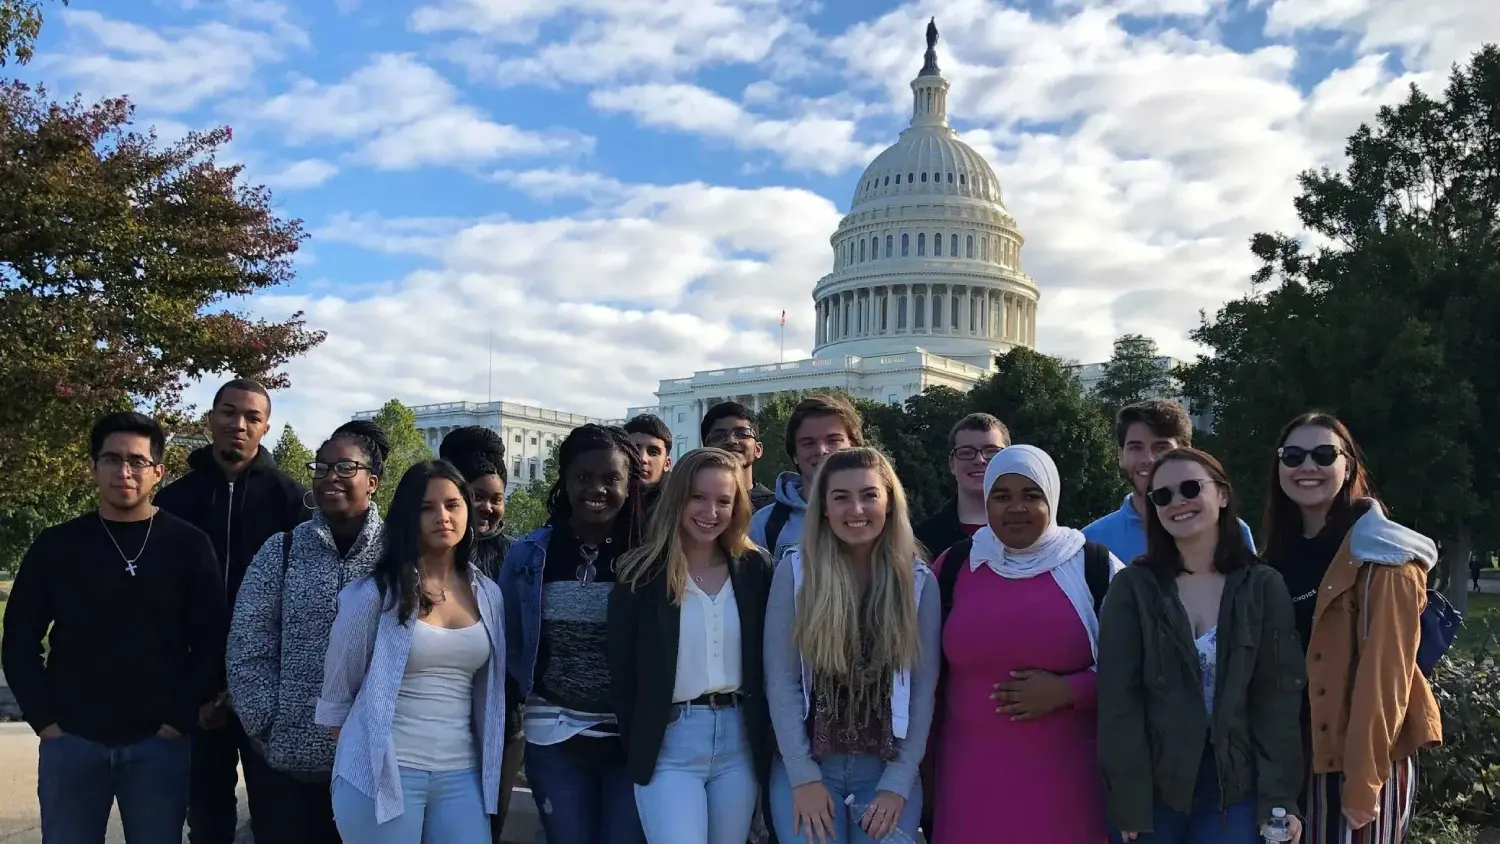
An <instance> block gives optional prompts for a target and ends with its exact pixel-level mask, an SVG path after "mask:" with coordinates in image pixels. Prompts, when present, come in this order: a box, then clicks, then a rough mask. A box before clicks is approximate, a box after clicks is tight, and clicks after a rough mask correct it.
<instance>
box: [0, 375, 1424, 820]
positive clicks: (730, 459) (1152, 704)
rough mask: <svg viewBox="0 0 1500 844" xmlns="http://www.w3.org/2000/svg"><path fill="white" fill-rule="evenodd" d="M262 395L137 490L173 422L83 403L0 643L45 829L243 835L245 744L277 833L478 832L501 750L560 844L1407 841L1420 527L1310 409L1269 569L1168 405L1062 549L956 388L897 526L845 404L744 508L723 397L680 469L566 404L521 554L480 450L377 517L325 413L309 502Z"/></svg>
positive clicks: (237, 407)
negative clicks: (1274, 826) (937, 504)
mask: <svg viewBox="0 0 1500 844" xmlns="http://www.w3.org/2000/svg"><path fill="white" fill-rule="evenodd" d="M269 418H270V400H269V397H268V396H267V394H266V392H265V390H264V389H261V388H260V387H259V386H258V385H256V384H254V382H249V381H234V382H230V383H229V384H227V385H225V387H224V389H222V390H220V392H219V395H218V396H216V397H215V402H214V409H213V411H212V413H211V415H210V419H209V430H210V434H211V437H212V440H213V442H212V444H211V445H210V446H209V447H208V448H206V449H204V450H202V451H200V452H196V453H195V454H194V455H193V456H192V459H191V461H190V463H191V465H192V471H191V472H190V473H188V474H187V475H185V476H184V477H183V478H181V479H178V480H176V481H174V482H173V483H171V484H169V485H167V486H166V487H165V488H163V489H162V491H161V492H160V494H159V495H157V496H156V497H155V499H154V503H153V499H152V495H151V494H152V491H153V488H154V486H155V485H156V484H158V483H159V482H160V481H161V479H162V475H163V470H162V466H161V462H162V452H163V449H164V446H165V438H164V436H163V435H162V432H161V428H160V427H159V426H157V425H156V423H154V422H153V421H152V420H150V419H149V418H147V417H144V416H140V415H138V414H128V413H126V414H113V415H111V416H108V417H105V418H104V419H102V420H100V422H99V424H98V425H96V427H95V429H94V431H93V434H92V437H91V443H90V456H91V458H92V461H93V466H94V472H95V480H96V482H97V485H98V487H99V508H98V510H97V511H96V512H91V513H89V514H87V515H85V516H83V517H80V518H79V519H75V520H73V521H70V522H68V523H65V524H63V525H59V526H56V527H53V528H49V529H48V530H46V531H44V532H43V533H42V534H41V535H40V536H39V537H38V539H37V540H36V542H35V543H34V545H33V546H32V548H31V549H30V551H29V552H28V554H27V555H26V558H25V560H24V561H23V563H22V566H21V569H20V571H19V572H18V574H17V577H16V581H15V583H14V586H13V590H12V594H11V598H10V604H9V606H8V608H7V611H6V615H5V620H4V624H5V631H4V643H3V666H4V669H5V672H6V676H7V678H8V680H9V681H10V684H11V686H12V688H13V690H14V692H15V694H16V698H17V701H18V703H19V704H20V706H21V709H22V712H23V714H24V716H25V718H26V720H27V721H28V722H29V723H30V724H31V726H32V727H33V728H34V729H35V730H36V731H37V733H38V734H39V736H40V737H41V749H40V760H39V786H38V794H39V798H40V802H41V809H42V826H43V838H44V844H75V842H77V844H84V842H87V844H96V842H100V841H102V840H103V835H104V827H105V823H106V821H107V818H108V814H109V811H110V807H111V805H112V804H114V803H116V802H117V803H118V805H119V807H120V814H121V819H122V822H123V824H124V827H125V833H126V838H127V840H128V841H129V842H130V844H165V842H167V841H172V842H176V841H178V840H179V839H180V837H181V831H182V826H183V823H184V819H186V821H187V824H188V828H189V837H190V840H191V841H194V842H201V844H221V842H227V841H230V840H232V836H233V819H234V816H235V811H236V808H235V805H234V799H235V798H234V787H235V773H234V770H235V761H236V760H238V761H239V762H240V763H242V764H243V768H244V771H245V777H246V789H247V793H248V798H249V801H250V807H249V808H250V815H251V825H252V830H253V832H254V834H255V837H256V840H258V841H264V842H272V841H274V842H278V844H280V843H281V842H291V843H292V844H296V843H297V842H303V841H307V842H325V841H326V842H336V841H340V840H342V841H346V842H351V844H354V842H358V844H367V842H369V844H387V842H389V844H416V842H419V841H420V842H423V844H438V842H441V843H442V844H481V842H492V841H493V842H498V841H499V837H500V830H501V829H502V828H503V826H504V818H505V814H506V807H507V803H508V801H509V798H510V792H511V790H512V786H513V785H514V783H515V781H516V777H517V773H518V771H519V770H520V769H521V767H522V764H523V760H524V770H525V776H526V781H527V784H528V785H529V786H530V789H531V793H532V797H533V798H534V800H535V802H536V805H537V808H538V810H539V814H540V820H541V824H542V827H543V830H544V832H545V835H546V837H547V841H548V842H549V844H636V842H650V843H651V844H679V843H680V844H745V842H747V841H763V840H768V839H770V840H777V841H780V842H783V844H796V842H819V844H826V842H828V841H838V842H845V841H849V842H854V844H859V842H878V841H883V840H887V837H888V836H899V835H900V834H903V833H904V834H905V835H906V836H910V837H912V838H915V837H916V835H917V834H918V829H919V828H920V829H921V830H922V831H923V832H925V834H926V838H927V840H928V841H929V842H931V844H971V842H983V841H995V842H1010V841H1016V842H1021V841H1026V842H1031V841H1047V842H1058V844H1070V842H1077V844H1102V842H1105V841H1114V842H1123V841H1137V842H1160V844H1178V842H1180V844H1253V842H1257V841H1259V840H1260V828H1261V824H1262V823H1264V822H1265V821H1267V820H1268V819H1270V818H1271V817H1272V816H1273V815H1277V816H1279V815H1280V814H1284V815H1285V816H1286V817H1287V819H1288V821H1287V824H1288V826H1289V828H1290V831H1291V832H1292V833H1293V834H1294V835H1295V836H1297V837H1298V838H1300V840H1303V841H1308V842H1312V844H1335V842H1337V843H1338V844H1346V843H1347V844H1394V842H1400V841H1402V839H1403V836H1404V834H1405V830H1406V827H1407V825H1408V824H1409V822H1410V820H1411V811H1412V806H1413V797H1414V789H1415V786H1416V776H1415V764H1416V755H1417V753H1418V751H1419V750H1420V749H1422V748H1424V747H1429V746H1432V745H1434V744H1436V743H1438V742H1440V741H1441V720H1440V717H1439V713H1438V710H1437V705H1436V702H1435V700H1434V698H1433V696H1432V692H1431V690H1430V688H1429V687H1428V684H1427V681H1426V679H1425V677H1424V676H1423V673H1422V671H1421V670H1419V668H1418V666H1417V664H1416V650H1417V644H1418V641H1419V637H1420V622H1419V617H1420V615H1421V613H1422V611H1423V609H1424V607H1425V600H1426V579H1427V573H1428V570H1429V569H1430V568H1431V566H1432V565H1433V563H1434V561H1435V559H1436V549H1435V547H1434V545H1433V543H1432V541H1431V540H1429V539H1427V538H1426V537H1423V536H1421V535H1419V534H1417V533H1416V532H1414V531H1412V530H1410V529H1408V528H1405V527H1403V526H1401V525H1398V524H1396V523H1395V522H1393V521H1391V520H1390V519H1389V518H1388V517H1387V516H1386V514H1385V511H1384V508H1383V507H1382V505H1381V504H1380V503H1379V501H1378V500H1377V499H1376V498H1375V496H1374V493H1373V490H1372V487H1371V484H1370V481H1369V478H1368V477H1367V476H1366V469H1365V466H1364V463H1363V460H1362V458H1361V456H1360V453H1359V450H1358V447H1357V446H1356V444H1355V443H1354V440H1353V439H1352V437H1351V436H1350V434H1349V431H1348V430H1347V428H1346V427H1345V426H1344V425H1343V424H1342V423H1341V422H1340V421H1339V420H1337V419H1336V418H1334V417H1332V416H1329V415H1326V414H1317V413H1312V414H1307V415H1304V416H1301V417H1298V418H1297V419H1295V420H1293V421H1292V422H1291V423H1289V424H1288V425H1287V427H1286V429H1285V431H1283V432H1282V434H1281V436H1280V437H1279V439H1278V441H1277V442H1276V443H1275V445H1274V446H1273V447H1272V448H1271V449H1270V450H1269V451H1268V454H1267V464H1268V466H1269V472H1270V477H1271V484H1270V486H1269V492H1268V504H1267V507H1266V513H1265V517H1264V520H1263V523H1262V531H1263V533H1262V536H1263V539H1264V544H1265V549H1264V553H1263V554H1261V555H1259V556H1257V553H1256V550H1255V547H1254V543H1253V541H1252V539H1251V535H1250V532H1249V529H1248V527H1246V526H1245V525H1244V523H1243V522H1242V521H1241V520H1240V518H1239V512H1238V508H1237V505H1236V498H1235V494H1234V490H1233V487H1232V486H1231V484H1230V480H1229V478H1228V477H1227V476H1226V475H1225V473H1224V470H1223V468H1222V467H1221V466H1220V464H1219V463H1218V462H1217V461H1216V460H1215V459H1214V458H1213V457H1211V456H1210V455H1208V454H1206V453H1204V452H1202V451H1198V450H1195V449H1193V448H1192V447H1191V426H1190V423H1189V421H1188V417H1187V415H1186V413H1185V412H1183V410H1182V408H1181V407H1180V406H1178V405H1176V404H1175V403H1172V402H1164V401H1152V402H1147V403H1144V404H1141V405H1134V406H1131V407H1128V408H1126V409H1125V410H1123V411H1122V412H1121V414H1120V416H1119V419H1118V424H1117V435H1118V441H1119V445H1120V466H1121V468H1122V470H1124V471H1125V472H1126V474H1127V476H1128V477H1129V479H1130V482H1131V485H1132V491H1131V493H1130V495H1129V496H1128V497H1127V498H1126V500H1125V502H1124V503H1123V505H1122V507H1121V508H1120V510H1119V511H1117V512H1115V513H1113V514H1111V515H1109V516H1106V517H1105V518H1103V519H1100V520H1099V521H1097V522H1095V523H1094V524H1092V525H1089V526H1088V527H1086V528H1084V529H1083V530H1081V531H1080V530H1074V529H1071V528H1066V527H1062V526H1060V525H1059V524H1058V523H1057V518H1056V513H1057V511H1058V507H1059V502H1060V498H1061V495H1062V494H1063V492H1064V491H1063V490H1062V489H1061V483H1060V479H1059V475H1058V471H1057V467H1056V465H1055V464H1054V463H1053V461H1052V458H1051V457H1050V456H1048V455H1047V454H1046V453H1045V452H1044V451H1042V450H1040V449H1038V448H1035V447H1033V446H1028V445H1012V444H1011V443H1010V442H1009V434H1008V432H1007V430H1006V429H1005V426H1004V425H1003V424H1002V423H1001V422H1000V421H999V420H998V419H996V418H994V417H993V416H988V415H985V414H975V415H972V416H969V417H967V418H965V419H964V420H962V421H961V422H960V423H959V424H958V425H957V426H956V428H955V429H954V431H953V432H952V433H951V435H950V443H951V453H950V460H949V470H950V471H951V472H952V474H953V477H954V482H955V496H954V498H953V499H952V500H951V501H950V502H948V503H947V504H945V505H944V506H943V507H941V508H939V509H938V510H937V511H936V512H935V513H934V514H933V515H932V516H931V517H930V518H929V519H927V520H926V521H924V522H922V523H921V524H918V525H915V526H914V525H913V524H912V522H911V519H910V516H909V512H908V506H907V502H906V497H905V493H904V492H903V489H902V485H901V482H900V480H899V479H898V478H897V476H896V473H895V471H894V469H893V468H892V465H891V463H890V461H889V460H888V459H887V458H886V457H885V456H884V455H883V454H881V453H880V452H879V451H877V450H875V449H872V448H867V447H865V446H864V444H863V430H862V424H861V421H860V418H859V416H858V414H857V412H856V411H855V410H854V408H853V407H852V406H851V405H850V404H849V403H848V402H847V401H846V400H844V399H843V398H841V397H838V396H812V397H808V398H806V399H804V400H803V401H801V402H800V403H799V404H798V405H797V406H796V408H795V409H794V411H793V413H792V415H791V417H790V419H789V421H788V424H787V432H786V433H787V436H786V443H787V452H788V455H789V456H790V458H791V459H792V461H793V462H794V464H795V466H796V471H794V472H788V473H784V474H783V475H782V476H781V477H780V478H779V479H778V481H777V484H776V489H775V490H774V492H773V491H771V490H768V489H766V488H764V487H759V486H757V485H756V484H755V483H754V481H753V477H752V469H753V466H754V463H755V461H756V460H757V459H758V458H760V457H761V456H762V447H761V443H760V437H759V432H758V431H757V430H756V427H755V423H754V416H753V415H752V413H751V412H750V411H749V410H748V409H746V408H744V407H743V406H741V405H738V404H735V403H732V402H728V403H724V404H720V405H718V406H715V407H714V408H712V409H710V410H709V412H708V413H707V414H706V415H705V417H704V419H703V420H702V431H701V434H702V441H703V442H704V443H705V447H703V448H700V449H696V450H694V451H691V452H689V453H687V454H685V455H682V456H681V457H680V458H678V459H677V460H676V462H675V465H672V464H671V463H670V454H671V448H670V446H671V443H670V439H669V438H670V434H669V433H668V432H667V431H666V430H665V426H662V425H660V424H659V421H658V420H651V419H646V420H639V421H637V420H633V422H632V424H631V426H630V430H626V429H622V428H617V427H609V426H597V425H586V426H583V427H581V428H578V429H576V430H574V431H573V432H572V433H571V434H569V435H568V436H567V437H566V438H565V439H564V440H563V442H562V444H561V446H560V449H559V454H558V456H559V466H558V469H559V477H558V480H557V482H556V484H555V485H554V487H553V488H552V490H551V491H550V493H549V495H548V497H547V501H546V506H547V511H548V517H549V518H548V520H547V523H546V524H545V525H544V526H543V527H541V528H539V529H537V530H535V531H533V532H532V533H530V534H528V535H526V536H524V537H520V538H517V539H515V540H514V541H512V540H511V539H509V538H507V537H506V536H505V534H504V531H503V518H504V491H505V482H506V476H505V462H506V461H505V457H504V446H503V441H501V440H500V438H499V437H498V436H497V435H495V434H494V433H493V432H490V431H487V430H484V429H479V428H468V429H460V430H458V431H455V432H453V433H452V434H450V435H449V436H448V437H447V438H445V440H444V442H443V444H442V447H441V448H440V451H439V454H440V459H438V460H433V461H428V462H424V463H421V464H419V465H417V466H414V467H412V468H411V469H410V470H408V471H407V472H406V473H405V475H403V476H402V477H401V478H400V479H397V480H396V481H395V482H396V483H397V488H396V491H395V494H394V497H393V498H392V500H391V504H390V507H389V512H386V513H384V514H381V513H379V512H377V508H376V507H375V505H374V503H373V501H374V494H375V492H376V490H377V489H378V488H379V486H380V484H381V483H384V482H390V481H389V480H388V479H385V478H384V477H383V474H382V473H383V468H384V467H383V462H384V459H385V457H386V455H387V452H388V451H389V445H388V443H387V441H386V439H385V436H384V434H383V433H382V432H381V431H380V430H379V428H378V427H377V426H375V425H373V424H372V423H369V422H360V421H356V422H351V423H347V424H345V425H343V426H341V427H340V428H339V429H338V430H337V431H335V432H334V433H333V435H332V436H331V437H330V438H329V439H328V441H326V442H324V443H323V444H322V445H321V446H320V447H319V449H318V451H317V455H316V458H315V460H314V462H313V463H312V464H311V465H310V469H311V471H312V475H313V478H314V482H313V489H312V490H310V491H305V490H301V488H300V487H297V486H296V485H295V484H294V483H293V482H292V481H290V479H287V478H286V477H285V476H284V475H281V474H280V473H279V472H277V471H276V470H275V468H274V465H271V463H270V461H269V458H268V457H267V456H266V453H265V451H264V450H263V449H261V448H260V445H259V442H260V437H261V436H263V435H264V433H265V431H266V429H267V425H268V422H269ZM653 422H657V423H658V424H655V425H653V424H652V423H653ZM663 440H665V441H663ZM658 442H660V445H661V448H654V446H655V445H657V443H658ZM757 499H758V502H757V503H759V504H760V506H758V507H757V506H756V505H755V504H752V501H753V500H757ZM1122 560H1129V561H1130V563H1129V564H1128V565H1126V564H1122V562H1121V561H1122ZM928 561H930V564H929V562H928ZM49 630H50V633H49ZM226 784H227V788H226V787H225V786H226ZM226 828H227V832H226ZM898 831H899V832H898Z"/></svg>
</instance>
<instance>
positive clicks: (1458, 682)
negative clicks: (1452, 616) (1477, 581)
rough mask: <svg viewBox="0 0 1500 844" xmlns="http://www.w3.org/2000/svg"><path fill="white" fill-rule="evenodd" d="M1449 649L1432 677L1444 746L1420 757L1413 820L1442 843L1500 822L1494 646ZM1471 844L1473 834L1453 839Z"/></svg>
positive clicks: (1499, 688)
mask: <svg viewBox="0 0 1500 844" xmlns="http://www.w3.org/2000/svg"><path fill="white" fill-rule="evenodd" d="M1463 644H1464V647H1455V648H1453V649H1452V650H1450V651H1449V652H1448V654H1447V656H1445V657H1444V658H1443V661H1442V662H1441V663H1440V664H1439V665H1438V668H1437V671H1436V673H1435V674H1434V675H1433V683H1432V687H1433V692H1434V693H1435V694H1436V695H1437V700H1438V706H1439V707H1440V708H1441V709H1442V713H1443V745H1442V747H1438V748H1434V749H1433V750H1430V751H1426V752H1424V753H1423V754H1422V756H1421V760H1420V761H1421V765H1420V770H1421V778H1422V782H1421V787H1420V788H1419V789H1418V791H1417V817H1418V818H1421V819H1423V820H1424V826H1428V827H1431V829H1430V830H1429V832H1430V834H1431V836H1432V837H1430V838H1426V837H1420V836H1418V837H1416V840H1418V841H1428V840H1430V841H1434V842H1439V841H1446V840H1448V839H1447V838H1446V837H1444V834H1446V832H1448V830H1441V829H1440V828H1441V827H1442V826H1444V825H1446V826H1448V827H1449V829H1450V830H1452V831H1453V832H1454V834H1458V831H1459V830H1460V829H1462V827H1463V825H1467V824H1478V825H1480V826H1485V827H1492V826H1494V825H1496V824H1497V822H1500V665H1497V664H1496V662H1495V657H1494V654H1495V652H1496V646H1497V642H1496V641H1495V640H1494V639H1493V638H1490V639H1489V640H1488V641H1485V642H1474V643H1468V642H1465V643H1463ZM1453 840H1455V841H1463V842H1466V844H1467V842H1472V841H1474V840H1475V839H1474V837H1473V835H1472V834H1470V835H1467V836H1462V837H1459V838H1455V839H1453Z"/></svg>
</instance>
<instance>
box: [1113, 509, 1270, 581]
mask: <svg viewBox="0 0 1500 844" xmlns="http://www.w3.org/2000/svg"><path fill="white" fill-rule="evenodd" d="M1240 533H1241V534H1242V535H1243V536H1244V537H1245V547H1246V548H1249V549H1250V553H1252V554H1253V553H1255V537H1254V536H1252V535H1251V533H1250V526H1249V525H1247V524H1245V520H1244V519H1240ZM1083 535H1084V536H1085V537H1087V538H1088V540H1089V541H1090V542H1097V543H1099V544H1100V545H1103V546H1105V547H1106V548H1108V549H1109V551H1110V553H1111V554H1114V555H1115V556H1116V557H1118V558H1120V561H1121V562H1123V563H1125V564H1126V565H1130V563H1131V561H1132V560H1134V559H1135V558H1136V557H1139V556H1142V555H1144V554H1145V553H1146V520H1145V519H1143V518H1141V514H1140V513H1137V512H1136V511H1135V507H1134V506H1132V505H1131V503H1130V496H1128V495H1127V496H1125V503H1124V504H1121V505H1120V509H1118V510H1116V511H1114V512H1113V513H1110V514H1109V515H1108V516H1105V517H1103V518H1101V519H1096V520H1094V522H1093V523H1092V524H1090V525H1089V526H1088V527H1086V528H1084V529H1083Z"/></svg>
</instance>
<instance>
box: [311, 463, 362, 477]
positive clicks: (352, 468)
mask: <svg viewBox="0 0 1500 844" xmlns="http://www.w3.org/2000/svg"><path fill="white" fill-rule="evenodd" d="M307 468H308V470H309V471H311V472H312V476H313V477H314V478H317V479H319V480H321V479H323V478H326V477H328V473H329V472H332V473H333V474H334V475H336V476H338V477H340V478H352V477H354V476H355V475H357V474H359V470H360V469H368V468H370V467H369V466H366V465H365V464H363V463H356V462H355V461H353V460H340V461H339V462H337V463H320V462H318V461H316V460H314V461H313V462H311V463H309V464H307Z"/></svg>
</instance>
